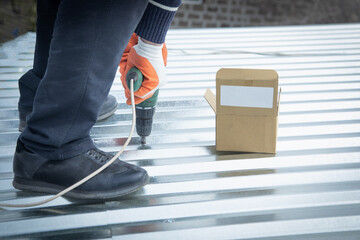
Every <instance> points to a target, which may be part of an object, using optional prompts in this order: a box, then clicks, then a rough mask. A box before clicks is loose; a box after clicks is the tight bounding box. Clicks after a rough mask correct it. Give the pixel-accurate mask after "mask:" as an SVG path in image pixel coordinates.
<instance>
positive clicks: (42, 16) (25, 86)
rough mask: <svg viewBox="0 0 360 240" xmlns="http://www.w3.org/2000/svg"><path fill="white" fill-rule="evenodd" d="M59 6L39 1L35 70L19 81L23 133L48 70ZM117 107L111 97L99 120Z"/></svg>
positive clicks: (20, 128)
mask: <svg viewBox="0 0 360 240" xmlns="http://www.w3.org/2000/svg"><path fill="white" fill-rule="evenodd" d="M59 4H60V0H52V1H49V0H38V1H37V20H36V44H35V54H34V63H33V68H32V69H30V70H29V71H28V72H26V73H25V74H24V75H23V76H22V77H21V78H20V79H19V90H20V99H19V104H18V110H19V120H20V122H19V130H20V131H23V130H24V129H25V127H26V117H27V116H29V115H30V114H31V112H32V109H33V102H34V97H35V94H36V90H37V88H38V86H39V83H40V81H41V79H42V78H43V76H44V74H45V71H46V68H47V62H48V58H49V49H50V43H51V39H52V34H53V30H54V25H55V19H56V15H57V11H58V7H59ZM117 105H118V103H117V101H116V98H115V97H114V96H112V95H109V96H108V97H107V98H106V100H105V102H104V103H103V105H102V107H101V110H100V112H99V115H98V118H97V120H103V119H105V118H107V117H109V116H111V115H112V114H113V113H114V112H115V111H116V108H117Z"/></svg>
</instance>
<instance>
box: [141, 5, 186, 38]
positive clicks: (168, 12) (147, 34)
mask: <svg viewBox="0 0 360 240" xmlns="http://www.w3.org/2000/svg"><path fill="white" fill-rule="evenodd" d="M152 2H153V3H152ZM174 2H177V1H173V3H174ZM178 2H179V3H178V5H180V3H181V1H178ZM162 6H163V7H162ZM176 9H177V7H170V8H169V7H167V6H166V5H161V4H160V3H158V2H155V1H150V2H149V4H148V6H147V8H146V10H145V13H144V14H143V16H142V18H141V20H140V22H139V24H138V26H137V27H136V29H135V33H136V34H137V35H139V36H140V37H142V38H144V39H146V40H148V41H150V42H153V43H158V44H162V43H164V42H165V36H166V33H167V31H168V30H169V27H170V24H171V22H172V20H173V18H174V16H175V13H176Z"/></svg>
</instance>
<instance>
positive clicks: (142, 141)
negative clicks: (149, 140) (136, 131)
mask: <svg viewBox="0 0 360 240" xmlns="http://www.w3.org/2000/svg"><path fill="white" fill-rule="evenodd" d="M140 143H141V145H145V144H146V137H144V136H142V137H141V140H140Z"/></svg>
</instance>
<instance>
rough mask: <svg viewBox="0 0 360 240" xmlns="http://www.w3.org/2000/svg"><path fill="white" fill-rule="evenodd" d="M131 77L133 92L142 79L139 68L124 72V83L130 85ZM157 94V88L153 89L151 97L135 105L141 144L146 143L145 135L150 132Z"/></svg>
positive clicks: (137, 129) (137, 88)
mask: <svg viewBox="0 0 360 240" xmlns="http://www.w3.org/2000/svg"><path fill="white" fill-rule="evenodd" d="M131 79H133V80H134V92H136V91H137V90H139V88H140V87H141V84H142V82H143V80H144V78H143V74H142V73H141V71H140V70H139V69H137V68H136V67H133V68H131V69H130V70H129V71H128V73H127V74H126V83H127V85H128V86H130V81H131ZM129 88H130V87H129ZM158 95H159V89H158V90H156V91H155V93H154V94H153V95H152V97H151V98H148V99H146V100H145V101H143V102H141V103H139V104H136V106H135V109H136V132H137V134H138V135H139V136H140V137H141V144H146V137H147V136H149V135H150V133H151V128H152V123H153V117H154V114H155V105H156V102H157V98H158Z"/></svg>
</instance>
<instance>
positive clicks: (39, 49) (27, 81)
mask: <svg viewBox="0 0 360 240" xmlns="http://www.w3.org/2000/svg"><path fill="white" fill-rule="evenodd" d="M59 3H60V0H53V1H48V0H38V1H37V21H36V44H35V54H34V63H33V69H31V70H29V71H28V72H27V73H25V74H24V75H23V76H22V77H21V78H20V79H19V90H20V99H19V104H18V109H19V114H20V121H21V123H20V126H19V129H21V130H23V129H24V128H25V117H26V116H27V115H29V114H30V113H31V112H32V108H33V102H34V97H35V93H36V89H37V87H38V86H39V83H40V81H41V79H42V77H43V76H44V74H45V71H46V66H47V61H48V57H49V48H50V42H51V38H52V33H53V29H54V24H55V19H56V13H57V10H58V7H59Z"/></svg>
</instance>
